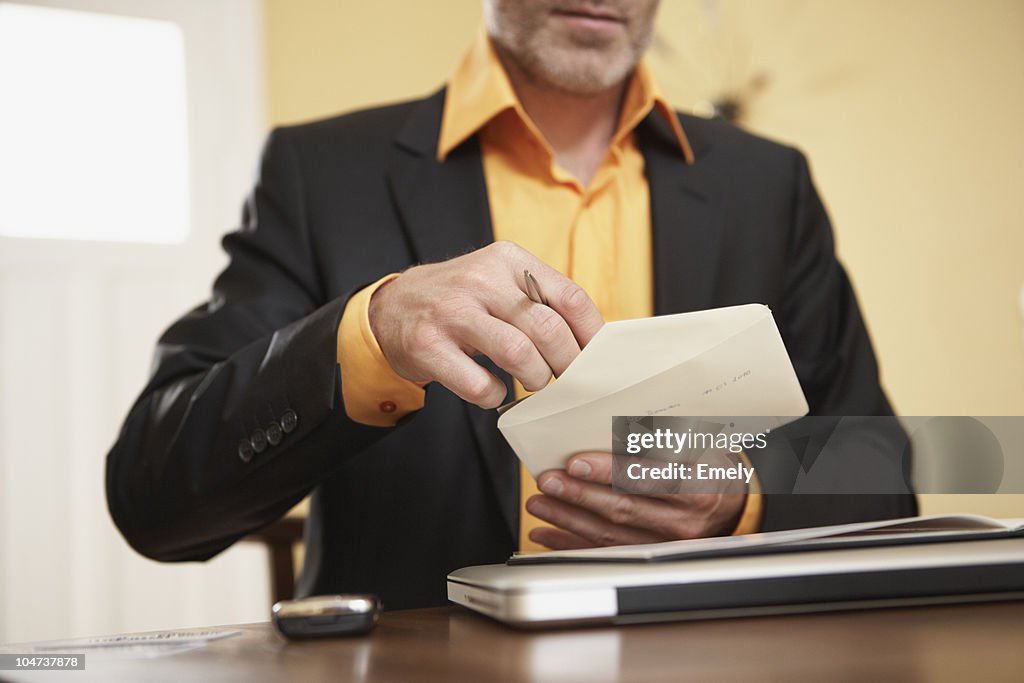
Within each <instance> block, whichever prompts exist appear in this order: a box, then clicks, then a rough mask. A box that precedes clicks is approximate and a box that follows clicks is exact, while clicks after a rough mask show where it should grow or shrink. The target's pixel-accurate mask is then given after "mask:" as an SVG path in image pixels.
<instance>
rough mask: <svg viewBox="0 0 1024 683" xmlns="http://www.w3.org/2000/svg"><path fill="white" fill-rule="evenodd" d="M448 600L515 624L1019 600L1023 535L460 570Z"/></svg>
mask: <svg viewBox="0 0 1024 683" xmlns="http://www.w3.org/2000/svg"><path fill="white" fill-rule="evenodd" d="M448 599H449V600H451V601H452V602H455V603H458V604H460V605H464V606H465V607H468V608H470V609H472V610H475V611H477V612H480V613H482V614H486V615H487V616H490V617H493V618H495V619H497V620H499V621H503V622H505V623H507V624H512V625H515V626H520V627H547V626H558V625H565V624H575V623H586V622H604V623H619V624H622V623H635V622H650V621H670V620H686V619H708V618H720V617H735V616H750V615H764V614H787V613H797V612H817V611H831V610H847V609H867V608H874V607H895V606H907V605H930V604H941V603H953V602H983V601H993V600H1013V599H1024V538H1003V539H996V540H974V541H964V542H952V543H930V544H913V545H900V546H888V547H875V548H850V549H831V550H815V551H804V552H786V553H780V554H763V555H754V556H749V557H721V558H709V559H688V560H683V561H667V562H648V563H636V562H606V563H564V564H534V565H529V564H528V565H518V566H510V565H504V564H495V565H483V566H477V567H466V568H464V569H459V570H458V571H455V572H452V573H451V574H449V575H448Z"/></svg>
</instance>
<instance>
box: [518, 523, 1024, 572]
mask: <svg viewBox="0 0 1024 683" xmlns="http://www.w3.org/2000/svg"><path fill="white" fill-rule="evenodd" d="M1014 536H1020V537H1024V518H1021V519H992V518H991V517H982V516H979V515H928V516H924V517H904V518H900V519H887V520H881V521H875V522H856V523H854V524H837V525H835V526H821V527H810V528H806V529H787V530H784V531H768V532H764V533H759V534H747V535H743V536H721V537H715V538H695V539H692V540H685V541H666V542H665V543H649V544H644V545H621V546H612V547H607V548H585V549H582V550H555V551H551V552H543V553H529V554H519V553H517V554H515V555H513V556H512V557H510V558H509V560H508V564H547V563H563V562H664V561H668V560H685V559H688V558H697V557H700V558H705V557H729V556H737V555H757V554H762V553H780V552H796V551H802V550H823V549H827V548H852V547H870V546H884V545H904V544H910V543H935V542H940V541H968V540H975V539H978V540H981V539H991V538H1006V537H1014Z"/></svg>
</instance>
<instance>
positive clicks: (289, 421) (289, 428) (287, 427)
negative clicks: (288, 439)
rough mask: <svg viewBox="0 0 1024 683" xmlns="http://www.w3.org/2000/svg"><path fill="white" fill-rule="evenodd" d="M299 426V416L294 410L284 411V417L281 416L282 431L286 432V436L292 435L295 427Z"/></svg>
mask: <svg viewBox="0 0 1024 683" xmlns="http://www.w3.org/2000/svg"><path fill="white" fill-rule="evenodd" d="M298 424H299V416H298V415H296V414H295V411H294V410H286V411H284V415H282V416H281V429H283V430H284V433H285V434H291V433H292V432H293V431H295V427H296V425H298Z"/></svg>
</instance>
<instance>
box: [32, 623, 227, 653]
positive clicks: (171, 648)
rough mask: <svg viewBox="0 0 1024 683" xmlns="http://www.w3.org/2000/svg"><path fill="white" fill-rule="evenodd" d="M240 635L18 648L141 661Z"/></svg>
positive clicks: (159, 635)
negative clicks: (82, 653)
mask: <svg viewBox="0 0 1024 683" xmlns="http://www.w3.org/2000/svg"><path fill="white" fill-rule="evenodd" d="M240 633H241V631H240V630H238V629H232V628H204V629H178V630H173V631H147V632H145V633H125V634H122V635H115V636H99V637H90V638H72V639H70V640H50V641H45V642H39V643H26V644H24V645H19V646H17V649H18V651H20V652H39V653H45V652H87V653H90V655H89V656H90V657H99V658H101V659H142V658H151V657H161V656H164V655H169V654H177V653H179V652H184V651H187V650H194V649H196V648H200V647H204V646H205V645H206V644H207V643H210V642H211V641H214V640H220V639H221V638H230V637H232V636H237V635H238V634H240Z"/></svg>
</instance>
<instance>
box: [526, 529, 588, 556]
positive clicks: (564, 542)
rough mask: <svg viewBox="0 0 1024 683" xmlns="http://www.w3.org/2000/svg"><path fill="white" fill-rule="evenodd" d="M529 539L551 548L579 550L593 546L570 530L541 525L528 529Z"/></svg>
mask: <svg viewBox="0 0 1024 683" xmlns="http://www.w3.org/2000/svg"><path fill="white" fill-rule="evenodd" d="M530 540H531V541H533V542H534V543H539V544H540V545H542V546H544V547H545V548H550V549H551V550H579V549H580V548H593V547H594V544H593V543H591V542H590V541H588V540H587V539H585V538H583V537H582V536H577V535H576V534H574V533H572V532H571V531H566V530H565V529H558V528H556V527H549V526H542V527H537V528H536V529H533V530H532V531H530Z"/></svg>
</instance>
